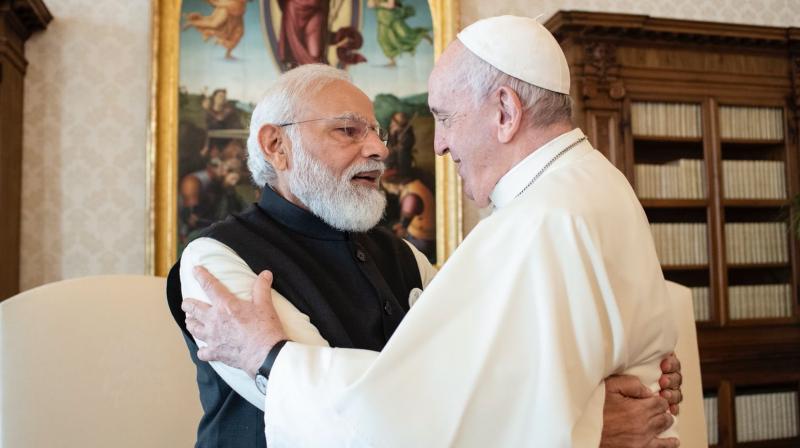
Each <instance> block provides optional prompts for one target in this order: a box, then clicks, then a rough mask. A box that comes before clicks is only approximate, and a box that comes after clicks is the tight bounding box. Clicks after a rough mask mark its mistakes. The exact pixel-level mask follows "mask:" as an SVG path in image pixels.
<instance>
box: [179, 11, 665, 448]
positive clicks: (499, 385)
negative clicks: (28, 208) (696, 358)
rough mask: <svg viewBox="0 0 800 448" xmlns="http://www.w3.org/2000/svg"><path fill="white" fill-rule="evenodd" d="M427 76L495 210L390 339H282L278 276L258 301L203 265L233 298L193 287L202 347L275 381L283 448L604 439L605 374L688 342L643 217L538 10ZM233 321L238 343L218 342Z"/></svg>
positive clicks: (441, 114)
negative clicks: (575, 123)
mask: <svg viewBox="0 0 800 448" xmlns="http://www.w3.org/2000/svg"><path fill="white" fill-rule="evenodd" d="M526 45H527V47H529V48H526ZM521 48H525V51H520V49H521ZM429 89H430V93H429V102H430V106H431V110H432V111H433V113H434V116H435V118H436V123H437V127H436V141H435V149H436V152H437V154H439V155H443V154H446V153H450V154H451V155H452V157H453V159H454V161H455V162H456V163H457V164H458V165H459V173H460V175H461V176H462V177H463V179H464V189H465V193H466V194H467V195H468V196H469V197H471V198H472V199H474V200H475V201H476V202H477V203H478V205H480V206H485V205H488V204H489V203H491V204H492V205H493V206H494V207H495V211H494V213H493V214H492V215H491V216H490V217H489V218H487V219H485V220H484V221H482V222H481V223H480V224H479V225H478V226H477V227H476V228H475V229H474V230H473V231H472V232H471V233H470V235H469V236H468V238H466V239H465V241H464V242H463V243H462V245H461V246H460V247H459V248H458V250H457V251H456V252H455V253H454V254H453V256H452V257H451V258H450V260H449V261H448V262H447V264H446V265H445V266H444V267H443V269H442V270H441V271H440V272H439V274H438V275H437V277H436V278H435V279H434V280H433V281H432V282H431V283H430V285H428V287H427V288H426V289H425V292H424V293H423V294H422V296H421V297H420V298H419V300H418V302H417V304H416V305H415V306H414V307H413V308H412V309H411V311H410V312H409V313H408V315H407V316H406V318H405V320H404V321H403V322H402V323H401V324H400V326H399V327H398V329H397V331H396V332H395V333H394V335H393V336H392V338H391V339H390V340H389V343H388V344H387V345H386V347H385V348H384V350H383V351H382V352H380V353H378V352H371V351H366V350H352V349H334V348H328V347H318V346H308V345H302V344H298V343H293V342H288V343H287V342H283V341H285V339H286V337H287V336H286V334H285V332H284V331H283V328H282V326H281V324H280V321H279V319H278V317H277V315H276V313H275V310H274V308H273V307H272V302H271V298H270V297H269V281H271V276H270V275H269V274H262V275H261V276H259V281H258V282H257V284H256V287H257V288H256V290H255V295H254V302H253V303H252V304H249V303H246V302H245V303H242V302H240V301H239V302H235V303H234V302H230V301H228V299H230V297H226V296H225V293H224V291H221V290H219V287H220V286H219V285H218V284H215V283H213V282H212V281H211V280H210V279H209V278H208V277H207V276H206V275H205V274H203V273H202V272H199V273H198V274H199V276H200V278H201V284H202V285H203V286H204V287H205V288H206V292H207V293H209V296H211V297H212V299H217V300H221V304H222V306H218V307H212V308H210V309H209V308H207V307H203V306H201V304H199V303H197V302H194V301H188V300H187V302H189V305H188V306H186V307H185V308H184V309H185V310H186V311H187V314H188V315H189V316H188V320H187V327H188V328H189V329H190V330H191V331H192V333H193V334H194V335H195V337H197V338H198V339H202V340H205V341H206V342H208V343H209V346H208V347H206V348H204V349H201V351H200V352H198V355H199V356H200V358H201V359H208V360H212V359H213V360H220V361H223V362H225V363H226V364H229V365H232V366H234V367H241V368H243V369H244V370H245V371H248V372H249V373H250V374H251V375H252V374H255V372H257V371H258V372H259V373H260V374H262V375H265V376H268V377H269V384H268V389H267V397H268V399H267V400H266V405H265V412H266V425H267V430H266V435H267V440H268V445H269V446H271V447H279V446H397V447H407V446H426V447H427V446H431V447H439V446H543V447H551V446H552V447H562V446H563V447H567V446H598V445H599V443H600V435H601V431H602V415H603V414H602V408H603V399H604V386H603V379H604V378H605V377H607V376H609V375H613V374H617V373H628V374H632V375H635V376H637V377H639V378H640V379H641V381H642V382H643V383H644V384H646V385H647V386H649V387H650V388H651V389H652V390H653V391H656V390H658V383H657V381H658V378H659V376H660V374H661V371H660V369H659V361H660V360H661V359H662V358H664V356H665V355H667V354H668V353H670V352H671V351H672V350H673V348H674V344H675V340H676V334H675V330H674V326H673V324H672V321H671V319H670V308H669V304H668V302H667V301H668V300H669V298H668V297H667V290H666V285H665V283H664V280H663V276H662V274H661V270H660V266H659V264H658V260H657V258H656V254H655V250H654V247H653V243H652V239H651V236H650V233H649V226H648V224H647V220H646V217H645V215H644V212H643V210H642V209H641V207H640V206H639V203H638V201H637V199H636V197H635V195H634V193H633V191H632V190H631V188H630V185H629V184H628V183H627V181H626V179H625V177H624V176H623V175H622V174H621V173H620V172H619V171H618V170H616V169H615V168H614V167H613V166H612V165H611V164H610V163H609V162H608V161H607V160H606V159H605V158H603V156H602V155H601V154H600V153H598V152H597V151H595V150H594V149H593V148H592V147H591V145H590V144H589V143H588V142H587V141H586V139H585V137H584V135H583V133H582V132H581V131H580V130H579V129H572V126H571V124H570V121H569V116H570V111H571V107H570V103H569V98H568V92H569V71H568V68H567V65H566V60H565V58H564V55H563V53H562V52H561V50H560V48H559V47H558V44H557V43H556V42H555V40H554V39H553V38H552V36H551V35H550V34H549V33H548V32H547V31H546V30H545V29H544V28H543V27H541V25H540V24H538V23H536V22H535V21H532V20H530V19H524V18H515V17H499V18H492V19H486V20H484V21H481V22H478V23H476V24H473V25H472V26H470V27H468V28H467V29H465V30H464V31H463V32H462V33H461V35H459V41H457V42H455V43H454V44H452V45H451V46H450V47H448V49H447V50H446V52H445V53H444V54H443V55H442V57H441V59H440V61H439V62H438V63H437V66H436V69H435V70H434V73H433V74H432V75H431V80H430V85H429ZM233 300H235V299H233ZM214 313H216V319H217V320H216V321H215V320H214V317H212V315H213V314H214ZM198 318H199V319H201V320H202V321H203V322H204V323H205V324H202V323H199V322H198V321H196V320H195V319H198ZM223 326H229V327H235V328H236V329H237V332H234V333H237V334H238V338H237V334H232V333H231V332H230V331H228V332H227V333H226V334H225V337H226V338H227V340H220V339H218V337H219V335H220V334H221V333H225V331H222V329H223ZM265 358H266V360H265ZM272 363H274V364H272ZM259 366H261V367H259ZM264 366H266V368H265V367H264ZM655 443H657V442H655V441H654V444H653V445H652V446H674V445H668V444H666V443H667V442H664V444H661V445H657V444H655Z"/></svg>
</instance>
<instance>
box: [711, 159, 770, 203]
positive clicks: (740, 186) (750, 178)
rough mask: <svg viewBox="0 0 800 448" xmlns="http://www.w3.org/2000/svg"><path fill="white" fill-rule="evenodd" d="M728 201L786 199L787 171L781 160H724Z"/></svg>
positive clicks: (723, 167) (724, 191) (723, 186)
mask: <svg viewBox="0 0 800 448" xmlns="http://www.w3.org/2000/svg"><path fill="white" fill-rule="evenodd" d="M722 181H723V185H722V188H723V197H725V198H726V199H786V171H785V167H784V163H783V162H782V161H779V160H777V161H776V160H723V161H722Z"/></svg>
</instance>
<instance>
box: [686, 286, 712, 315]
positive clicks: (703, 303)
mask: <svg viewBox="0 0 800 448" xmlns="http://www.w3.org/2000/svg"><path fill="white" fill-rule="evenodd" d="M689 290H690V291H691V292H692V305H693V306H694V320H695V321H698V322H700V321H706V320H710V319H711V303H710V301H709V299H710V296H709V288H708V286H695V287H691V288H689Z"/></svg>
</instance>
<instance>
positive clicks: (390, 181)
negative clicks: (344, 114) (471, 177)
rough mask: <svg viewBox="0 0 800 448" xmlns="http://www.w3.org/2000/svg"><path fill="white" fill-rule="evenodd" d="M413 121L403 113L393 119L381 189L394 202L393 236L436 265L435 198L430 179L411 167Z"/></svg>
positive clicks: (414, 141)
mask: <svg viewBox="0 0 800 448" xmlns="http://www.w3.org/2000/svg"><path fill="white" fill-rule="evenodd" d="M413 118H414V117H409V116H408V114H406V113H404V112H396V113H394V114H393V115H392V121H391V123H390V124H389V140H388V142H387V145H386V146H387V147H388V148H389V156H388V157H387V159H386V172H385V174H384V176H383V178H382V181H381V186H382V187H383V189H384V190H386V191H387V193H388V195H389V196H390V197H392V196H394V197H396V198H397V199H396V200H397V204H396V205H395V206H396V208H397V212H396V215H397V217H396V218H395V220H394V222H390V223H389V224H390V225H391V228H392V230H393V231H394V233H395V235H397V236H399V237H401V238H405V239H406V240H408V242H410V243H411V244H413V245H414V247H416V248H417V249H419V251H420V252H422V253H423V254H425V256H426V257H428V260H430V261H431V262H432V263H433V262H435V261H436V197H435V196H434V194H433V179H431V178H430V177H431V176H429V175H428V174H427V173H425V172H424V171H422V170H420V169H418V168H416V167H414V156H413V149H414V144H415V143H416V138H415V136H414V128H413V127H412V126H411V122H412V120H413Z"/></svg>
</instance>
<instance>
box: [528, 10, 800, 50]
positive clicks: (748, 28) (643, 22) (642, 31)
mask: <svg viewBox="0 0 800 448" xmlns="http://www.w3.org/2000/svg"><path fill="white" fill-rule="evenodd" d="M544 26H545V27H546V28H547V29H549V30H550V32H552V33H553V35H554V36H556V38H557V39H559V40H562V39H566V38H570V37H577V36H580V37H582V38H585V39H597V38H612V39H614V38H616V39H625V40H629V41H630V40H646V41H647V42H648V43H653V42H656V41H660V42H692V43H695V44H720V45H737V46H740V47H742V46H744V47H756V48H763V47H776V48H779V47H784V48H785V46H786V45H787V43H788V42H789V40H790V39H793V38H794V37H793V36H795V34H791V33H790V32H788V31H787V28H778V27H769V26H757V25H740V24H729V23H719V22H703V21H688V20H678V19H663V18H655V17H650V16H647V15H635V14H615V13H597V12H585V11H559V12H558V13H556V14H555V15H553V16H552V17H551V18H550V19H549V20H547V22H545V24H544ZM788 30H794V31H796V30H797V29H795V28H790V29H788Z"/></svg>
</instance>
